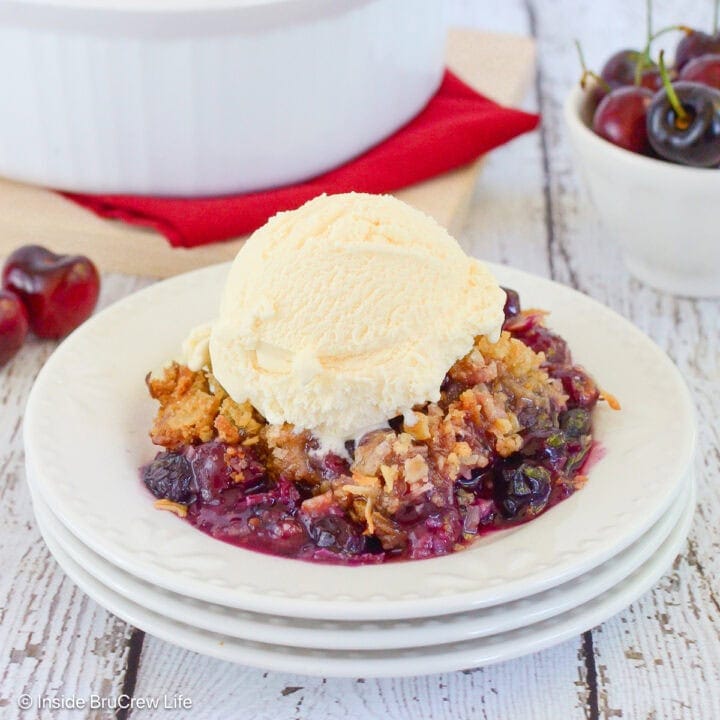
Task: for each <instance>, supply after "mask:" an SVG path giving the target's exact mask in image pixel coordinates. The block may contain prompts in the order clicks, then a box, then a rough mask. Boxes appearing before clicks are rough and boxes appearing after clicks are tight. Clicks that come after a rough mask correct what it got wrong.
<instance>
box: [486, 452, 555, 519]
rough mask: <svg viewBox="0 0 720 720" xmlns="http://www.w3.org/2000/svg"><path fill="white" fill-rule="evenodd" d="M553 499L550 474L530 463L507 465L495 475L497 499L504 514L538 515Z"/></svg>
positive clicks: (521, 517)
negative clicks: (551, 497)
mask: <svg viewBox="0 0 720 720" xmlns="http://www.w3.org/2000/svg"><path fill="white" fill-rule="evenodd" d="M549 498H550V473H549V472H548V470H546V469H545V468H544V467H540V466H538V465H531V464H530V463H520V464H519V465H518V464H515V463H513V464H507V465H504V466H503V467H502V468H501V469H500V471H499V472H498V473H496V476H495V502H496V504H497V506H498V508H499V510H500V512H501V513H502V515H503V517H505V518H507V519H509V520H510V519H512V520H520V519H523V518H525V517H526V516H528V515H537V514H538V513H539V512H541V511H542V510H543V509H544V508H545V506H546V505H547V502H548V499H549Z"/></svg>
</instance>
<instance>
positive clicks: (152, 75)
mask: <svg viewBox="0 0 720 720" xmlns="http://www.w3.org/2000/svg"><path fill="white" fill-rule="evenodd" d="M442 5H443V3H442V0H224V1H223V0H205V1H204V2H203V1H202V0H115V1H114V2H112V3H111V2H109V1H108V0H3V2H0V67H2V68H3V71H2V72H1V73H0V97H2V98H3V112H2V113H0V175H5V176H7V177H10V178H13V179H18V180H24V181H28V182H33V183H39V184H42V185H48V186H52V187H56V188H61V189H66V190H75V191H82V192H103V193H106V192H112V193H137V194H158V195H208V194H222V193H232V192H248V191H252V190H258V189H264V188H268V187H273V186H278V185H283V184H286V183H292V182H296V181H298V180H301V179H304V178H308V177H311V176H313V175H316V174H318V173H321V172H323V171H325V170H327V169H329V168H332V167H334V166H336V165H338V164H340V163H342V162H343V161H346V160H348V159H350V158H352V157H354V156H355V155H357V154H359V153H361V152H363V151H364V150H366V149H367V148H369V147H370V146H372V145H374V144H375V143H376V142H378V141H379V140H381V139H383V138H384V137H386V136H388V135H390V134H391V133H392V132H394V131H395V130H396V129H397V128H399V127H400V126H402V125H403V124H404V123H405V122H406V121H407V120H409V119H410V118H411V117H412V116H413V115H415V114H416V113H417V112H418V111H419V110H420V109H421V108H422V107H423V105H424V104H425V103H426V102H427V100H428V99H429V98H430V96H431V95H432V94H433V92H434V91H435V90H436V88H437V87H438V84H439V82H440V80H441V77H442V69H443V51H444V40H445V28H444V23H443V17H442V16H443V8H442Z"/></svg>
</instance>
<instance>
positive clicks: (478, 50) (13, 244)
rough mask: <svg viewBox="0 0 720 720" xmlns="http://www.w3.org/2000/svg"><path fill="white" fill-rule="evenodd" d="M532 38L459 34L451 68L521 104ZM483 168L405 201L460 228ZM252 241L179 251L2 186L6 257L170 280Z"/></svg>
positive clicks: (412, 190) (461, 171)
mask: <svg viewBox="0 0 720 720" xmlns="http://www.w3.org/2000/svg"><path fill="white" fill-rule="evenodd" d="M534 55H535V50H534V44H533V41H532V40H531V39H530V38H527V37H519V36H515V35H495V34H492V35H491V34H487V33H481V32H478V31H475V30H464V29H463V30H460V29H457V30H451V31H450V34H449V37H448V51H447V61H448V65H449V66H450V67H451V68H452V69H453V71H455V72H456V73H457V74H458V75H459V76H460V77H461V78H462V79H463V80H465V82H467V83H469V84H470V85H472V86H473V87H475V88H476V89H477V90H479V91H480V92H482V93H483V94H485V95H488V96H490V97H492V98H494V99H495V100H497V101H498V102H500V103H503V104H506V105H514V104H517V103H518V102H520V100H521V99H522V97H523V95H524V94H525V91H526V89H527V87H528V85H529V83H530V80H531V78H532V74H533V69H534ZM481 164H482V161H478V162H475V163H472V164H471V165H467V166H464V167H462V168H458V169H457V170H453V171H452V172H449V173H446V174H444V175H441V176H439V177H436V178H433V179H431V180H427V181H425V182H422V183H418V184H417V185H413V186H411V187H408V188H405V189H403V190H400V191H398V192H397V193H396V195H397V197H399V198H401V199H402V200H405V201H406V202H409V203H410V204H412V205H414V206H416V207H418V208H420V209H421V210H424V211H425V212H427V213H428V214H430V215H432V216H433V217H435V218H436V219H437V220H438V222H440V223H441V224H442V225H445V226H446V227H448V228H450V230H451V231H452V230H453V228H457V227H458V224H459V223H460V222H461V221H462V218H463V215H464V212H465V210H466V208H467V203H468V201H469V199H470V197H471V196H472V191H473V187H474V185H475V180H476V178H477V173H478V171H479V169H480V166H481ZM243 240H244V238H237V239H234V240H229V241H227V242H222V243H213V244H212V245H205V246H203V247H200V248H192V249H184V248H172V247H171V246H170V245H169V244H168V242H167V241H166V240H165V238H164V237H163V236H161V235H159V234H158V233H155V232H153V231H152V230H146V229H143V228H138V227H136V226H132V225H126V224H124V223H121V222H116V221H112V220H104V219H102V218H99V217H97V216H96V215H94V214H93V213H91V212H90V211H88V210H85V209H84V208H81V207H79V206H78V205H75V204H74V203H72V202H70V201H69V200H66V199H65V198H63V197H61V196H60V195H57V194H56V193H54V192H52V191H50V190H46V189H44V188H40V187H35V186H31V185H23V184H20V183H16V182H11V181H9V180H2V179H0V256H5V255H7V254H9V253H10V252H12V250H14V249H15V248H17V247H19V246H20V245H25V244H27V243H37V244H40V245H45V246H47V247H49V248H51V249H52V250H53V251H55V252H59V253H82V254H85V255H88V256H89V257H90V258H92V259H93V260H94V261H95V263H96V264H97V265H98V267H100V269H101V270H104V271H107V272H123V273H128V274H131V275H147V276H152V277H167V276H169V275H175V274H177V273H180V272H184V271H186V270H191V269H193V268H197V267H202V266H204V265H209V264H212V263H216V262H221V261H223V260H228V259H231V258H233V257H234V256H235V254H236V253H237V251H238V249H239V248H240V246H241V244H242V242H243Z"/></svg>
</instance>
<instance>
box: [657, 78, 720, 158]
mask: <svg viewBox="0 0 720 720" xmlns="http://www.w3.org/2000/svg"><path fill="white" fill-rule="evenodd" d="M672 90H673V91H674V94H675V95H676V96H677V100H676V101H675V100H674V99H672V98H671V97H669V96H668V93H667V92H666V91H665V90H661V91H659V92H658V93H657V94H656V95H655V97H654V99H653V101H652V105H651V106H650V108H649V110H648V114H647V131H648V136H649V139H650V143H651V144H652V147H653V148H654V149H655V152H657V154H658V155H659V156H660V157H662V158H664V159H665V160H670V161H671V162H676V163H680V164H682V165H693V166H696V167H716V166H717V165H720V90H715V89H714V88H711V87H708V86H706V85H700V84H699V83H693V82H678V83H674V84H673V86H672Z"/></svg>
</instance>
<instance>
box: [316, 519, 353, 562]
mask: <svg viewBox="0 0 720 720" xmlns="http://www.w3.org/2000/svg"><path fill="white" fill-rule="evenodd" d="M306 528H307V532H308V535H309V536H310V538H311V539H312V541H313V542H314V543H315V544H316V545H317V546H318V547H319V548H325V549H326V550H331V551H333V552H340V553H348V554H351V555H357V554H359V553H362V552H365V545H366V541H365V537H363V535H362V534H361V533H360V532H359V530H358V529H356V528H355V527H353V526H352V525H351V524H350V523H349V522H348V521H347V520H344V519H343V518H342V517H339V516H337V515H325V516H324V517H321V518H319V519H317V520H313V521H312V522H310V523H307V525H306Z"/></svg>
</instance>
